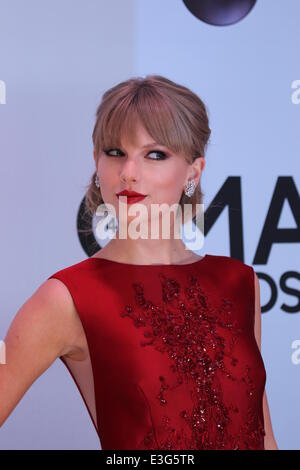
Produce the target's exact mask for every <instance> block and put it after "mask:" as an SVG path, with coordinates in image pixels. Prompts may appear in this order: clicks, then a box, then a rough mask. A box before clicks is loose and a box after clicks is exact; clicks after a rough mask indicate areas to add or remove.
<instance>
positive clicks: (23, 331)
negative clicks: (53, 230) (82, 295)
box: [0, 278, 82, 426]
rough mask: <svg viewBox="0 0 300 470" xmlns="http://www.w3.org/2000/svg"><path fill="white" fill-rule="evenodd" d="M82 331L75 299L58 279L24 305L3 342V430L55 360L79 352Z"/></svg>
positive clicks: (0, 411) (0, 371)
mask: <svg viewBox="0 0 300 470" xmlns="http://www.w3.org/2000/svg"><path fill="white" fill-rule="evenodd" d="M80 327H81V324H80V322H79V321H78V316H77V318H76V310H75V306H74V303H73V300H72V297H71V295H70V293H69V291H68V290H67V288H66V286H65V285H64V284H63V283H62V282H61V281H59V280H58V279H53V278H52V279H48V280H46V281H45V282H44V283H43V284H42V285H41V286H40V287H39V288H38V289H37V291H36V292H35V293H34V294H33V295H32V296H31V297H30V298H29V299H28V300H27V301H26V302H25V303H24V304H23V305H22V307H21V308H20V309H19V310H18V312H17V313H16V315H15V317H14V318H13V321H12V323H11V324H10V327H9V329H8V332H7V335H6V337H5V339H4V343H5V350H6V364H0V426H2V424H3V423H4V422H5V420H6V419H7V418H8V416H9V415H10V413H11V412H12V411H13V410H14V408H15V407H16V405H17V404H18V402H19V401H20V400H21V398H22V397H23V395H24V394H25V392H26V391H27V390H28V389H29V387H30V386H31V385H32V384H33V382H34V381H35V380H36V379H37V378H38V377H39V376H40V375H41V374H43V372H45V371H46V370H47V369H48V368H49V367H50V365H51V364H52V363H53V362H54V361H55V359H57V358H58V357H59V356H62V355H67V354H70V353H71V354H72V351H76V344H78V341H79V336H80V334H81V331H82V330H80Z"/></svg>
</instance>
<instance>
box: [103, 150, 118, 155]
mask: <svg viewBox="0 0 300 470" xmlns="http://www.w3.org/2000/svg"><path fill="white" fill-rule="evenodd" d="M110 152H120V150H119V149H108V150H104V153H105V154H106V155H110ZM111 156H112V157H116V155H111Z"/></svg>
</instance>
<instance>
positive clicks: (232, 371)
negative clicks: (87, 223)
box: [49, 255, 266, 450]
mask: <svg viewBox="0 0 300 470" xmlns="http://www.w3.org/2000/svg"><path fill="white" fill-rule="evenodd" d="M50 278H57V279H59V280H61V281H62V282H63V283H64V284H65V285H66V286H67V288H68V289H69V291H70V293H71V295H72V297H73V300H74V303H75V306H76V309H77V312H78V315H79V317H80V319H81V322H82V325H83V328H84V331H85V334H86V338H87V342H88V346H89V352H90V357H91V363H92V369H93V378H94V393H95V403H96V411H97V429H98V435H99V439H100V443H101V446H102V449H103V450H106V449H110V450H111V449H116V450H119V449H130V450H133V449H153V450H155V449H179V450H190V449H264V435H265V432H264V421H263V406H262V403H263V392H264V388H265V382H266V371H265V367H264V363H263V359H262V357H261V354H260V351H259V349H258V346H257V344H256V340H255V336H254V315H255V308H254V307H255V291H254V271H253V268H252V267H251V266H248V265H246V264H244V263H242V262H241V261H238V260H236V259H233V258H230V257H227V256H218V255H206V256H205V257H204V258H203V259H201V260H199V261H197V262H194V263H192V264H188V265H177V266H176V265H149V266H147V265H143V266H137V265H128V264H123V263H118V262H114V261H109V260H105V259H101V258H88V259H86V260H84V261H81V262H79V263H77V264H74V265H72V266H69V267H67V268H64V269H62V270H60V271H58V272H56V273H55V274H53V275H52V276H50V277H49V279H50ZM61 359H62V358H61ZM73 378H74V377H73ZM74 380H75V378H74ZM75 382H76V380H75ZM77 386H78V387H79V390H80V385H79V384H78V383H77ZM86 405H87V403H86ZM87 406H88V405H87ZM94 424H95V423H94Z"/></svg>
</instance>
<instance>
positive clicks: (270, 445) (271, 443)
mask: <svg viewBox="0 0 300 470" xmlns="http://www.w3.org/2000/svg"><path fill="white" fill-rule="evenodd" d="M254 276H255V327H254V330H255V339H256V342H257V345H258V347H259V350H260V351H261V306H260V286H259V279H258V277H257V274H256V273H254ZM263 413H264V426H265V433H266V435H265V439H264V447H265V450H278V447H277V444H276V441H275V437H274V433H273V429H272V423H271V416H270V410H269V405H268V400H267V394H266V390H265V391H264V396H263Z"/></svg>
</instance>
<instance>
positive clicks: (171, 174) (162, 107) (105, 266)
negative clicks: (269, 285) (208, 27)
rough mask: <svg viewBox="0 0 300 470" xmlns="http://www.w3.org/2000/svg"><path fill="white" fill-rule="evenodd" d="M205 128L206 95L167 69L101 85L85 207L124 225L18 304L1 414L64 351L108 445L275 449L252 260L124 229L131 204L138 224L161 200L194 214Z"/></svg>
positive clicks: (1, 380)
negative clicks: (108, 211) (110, 213)
mask: <svg viewBox="0 0 300 470" xmlns="http://www.w3.org/2000/svg"><path fill="white" fill-rule="evenodd" d="M210 132H211V131H210V128H209V120H208V115H207V111H206V107H205V105H204V103H203V101H202V100H201V99H200V98H199V97H198V96H197V95H196V94H195V93H193V92H192V91H191V90H189V89H188V88H186V87H185V86H182V85H180V84H177V83H174V82H173V81H171V80H169V79H167V78H165V77H162V76H147V77H146V78H132V79H130V80H127V81H124V82H122V83H120V84H118V85H116V86H114V87H113V88H111V89H109V90H108V91H106V93H104V95H103V97H102V100H101V103H100V104H99V107H98V109H97V113H96V123H95V127H94V131H93V144H94V161H95V173H94V174H93V175H92V178H91V182H90V184H89V185H88V188H87V192H86V198H85V202H86V209H87V211H89V212H90V214H92V215H93V214H94V213H95V211H96V209H97V207H99V205H101V204H105V205H106V207H111V208H113V209H114V210H115V215H116V220H117V221H118V223H119V225H118V228H117V230H116V234H115V237H114V238H112V239H111V240H110V241H109V243H107V244H106V245H105V246H104V248H102V249H101V250H100V251H97V252H95V253H94V255H93V256H92V257H90V258H88V259H84V260H82V261H81V262H79V263H76V264H73V265H71V266H68V267H62V269H60V270H59V271H57V272H56V273H54V274H52V275H51V276H49V278H48V279H47V280H46V281H45V282H44V283H43V284H42V285H41V286H40V287H39V289H38V290H37V291H36V292H35V293H34V294H33V295H32V297H30V298H29V299H28V300H27V302H26V303H25V304H24V305H23V306H22V307H21V308H20V310H19V311H18V312H17V314H16V316H15V318H14V320H13V322H12V324H11V326H10V328H9V331H8V333H7V336H6V338H5V343H6V349H7V365H6V366H5V367H1V369H0V396H1V401H0V423H1V424H3V423H4V422H5V420H6V419H7V417H8V416H9V414H10V413H11V412H12V410H13V409H14V407H15V406H16V404H17V403H18V402H19V401H20V400H21V398H22V396H23V395H24V393H25V392H26V390H27V389H28V388H29V387H30V386H31V384H32V383H33V382H34V381H35V380H36V379H37V378H38V377H39V376H40V375H41V374H42V373H43V372H45V371H46V370H47V369H48V368H49V366H50V365H51V364H52V363H53V362H54V361H55V360H56V359H57V358H59V359H61V360H62V361H63V363H64V364H65V365H66V367H67V368H68V370H69V372H70V373H71V375H72V377H73V378H74V381H75V383H76V385H77V387H78V390H79V392H80V393H81V395H82V398H83V401H84V403H85V405H86V408H87V410H88V412H89V414H90V417H91V419H92V421H93V423H94V426H95V431H96V432H97V434H98V436H99V441H100V442H99V443H100V445H101V448H102V449H103V450H106V449H131V450H132V449H153V450H155V449H168V450H172V449H183V450H188V449H220V450H221V449H237V450H238V449H241V450H243V449H253V450H258V449H260V450H263V449H277V445H276V442H275V439H274V435H273V431H272V425H271V420H270V413H269V409H268V403H267V397H266V393H265V382H266V371H265V367H264V363H263V359H262V356H261V352H260V337H261V312H260V298H259V283H258V278H257V276H256V274H255V272H254V270H253V268H252V267H251V266H248V265H247V264H244V263H242V262H241V261H238V260H236V259H233V258H230V257H228V256H218V255H213V254H206V255H205V256H199V255H196V254H195V253H194V252H193V251H191V250H188V249H187V247H186V246H185V244H184V243H183V241H182V239H181V238H178V237H175V236H174V233H175V232H174V230H173V231H172V230H170V233H171V235H170V236H169V237H163V236H161V235H162V231H161V229H160V231H159V236H158V237H151V236H148V237H139V238H137V237H132V236H128V235H130V234H129V230H128V231H127V233H126V235H127V236H126V237H121V236H120V232H119V230H120V224H121V223H123V224H124V221H126V223H127V228H128V229H129V226H130V224H131V223H132V222H133V221H134V217H133V216H132V211H131V210H132V208H133V207H136V206H135V205H136V204H139V206H140V207H142V209H143V210H142V213H143V217H142V221H143V222H144V223H146V228H149V227H150V228H151V224H153V223H154V222H155V221H156V222H157V221H161V218H160V216H159V217H157V216H156V218H155V216H153V214H152V213H151V208H152V207H154V206H155V205H161V204H166V207H171V206H172V205H173V204H177V206H178V209H183V210H184V207H185V206H186V205H190V207H191V208H192V217H195V214H196V213H197V204H202V199H203V193H202V190H201V187H200V179H201V175H202V172H203V169H204V163H205V153H206V149H207V144H208V140H209V137H210ZM121 208H122V210H123V212H122V211H121ZM124 208H125V211H124ZM124 213H125V215H126V217H124V215H122V214H124ZM182 213H183V211H182V212H180V210H179V212H177V213H176V215H177V216H178V214H179V217H180V221H181V222H182V221H183V219H182ZM174 220H178V219H176V218H173V219H172V220H171V222H170V224H171V229H174V225H175V223H174ZM172 234H173V235H172ZM24 357H26V360H25V361H24V360H23V359H24Z"/></svg>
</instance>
